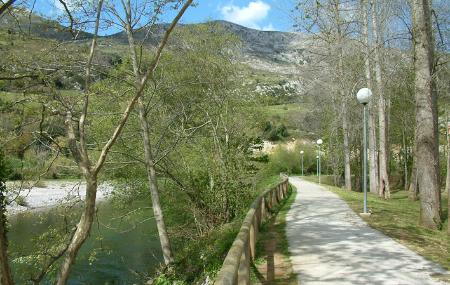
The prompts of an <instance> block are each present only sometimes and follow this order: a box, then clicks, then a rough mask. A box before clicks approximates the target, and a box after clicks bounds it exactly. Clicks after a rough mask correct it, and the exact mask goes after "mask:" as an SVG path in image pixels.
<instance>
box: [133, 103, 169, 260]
mask: <svg viewBox="0 0 450 285" xmlns="http://www.w3.org/2000/svg"><path fill="white" fill-rule="evenodd" d="M138 104H139V105H138V108H139V120H140V122H141V128H142V134H143V140H144V154H145V165H146V168H147V176H148V183H149V190H150V194H151V196H152V208H153V215H154V216H155V220H156V226H157V228H158V234H159V241H160V243H161V249H162V252H163V257H164V262H165V264H166V265H168V264H169V263H172V262H173V260H174V259H173V253H172V248H171V246H170V239H169V234H168V233H167V229H166V224H165V222H164V216H163V212H162V209H161V203H160V201H159V188H158V179H157V176H156V170H155V163H154V158H153V153H152V149H151V143H150V128H149V125H148V121H147V118H146V115H145V107H144V104H143V102H142V99H139V102H138Z"/></svg>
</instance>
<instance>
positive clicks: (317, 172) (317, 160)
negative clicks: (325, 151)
mask: <svg viewBox="0 0 450 285" xmlns="http://www.w3.org/2000/svg"><path fill="white" fill-rule="evenodd" d="M316 176H319V156H318V155H316Z"/></svg>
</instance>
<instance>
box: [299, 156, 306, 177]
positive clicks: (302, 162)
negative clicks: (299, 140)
mask: <svg viewBox="0 0 450 285" xmlns="http://www.w3.org/2000/svg"><path fill="white" fill-rule="evenodd" d="M304 153H305V152H304V151H303V150H302V151H300V154H301V155H302V176H303V154H304Z"/></svg>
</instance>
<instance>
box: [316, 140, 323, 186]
mask: <svg viewBox="0 0 450 285" xmlns="http://www.w3.org/2000/svg"><path fill="white" fill-rule="evenodd" d="M321 144H323V140H322V139H318V140H317V145H318V146H319V154H318V155H317V157H318V159H317V161H318V163H317V169H318V171H317V173H318V174H317V175H318V176H319V184H320V170H321V169H320V145H321Z"/></svg>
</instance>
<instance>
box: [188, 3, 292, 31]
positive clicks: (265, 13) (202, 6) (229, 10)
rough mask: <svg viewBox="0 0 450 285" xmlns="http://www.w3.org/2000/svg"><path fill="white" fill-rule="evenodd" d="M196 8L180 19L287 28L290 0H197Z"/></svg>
mask: <svg viewBox="0 0 450 285" xmlns="http://www.w3.org/2000/svg"><path fill="white" fill-rule="evenodd" d="M198 2H199V5H198V7H195V8H192V9H191V10H190V11H189V13H188V14H186V15H185V17H184V19H183V22H187V23H197V22H204V21H206V20H208V19H214V20H216V19H221V20H227V21H229V22H233V23H236V24H240V25H242V26H246V27H249V28H254V29H259V30H276V31H291V30H292V20H291V15H290V10H291V9H292V6H293V4H292V3H293V1H292V0H250V1H249V0H214V1H202V0H200V1H198Z"/></svg>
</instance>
